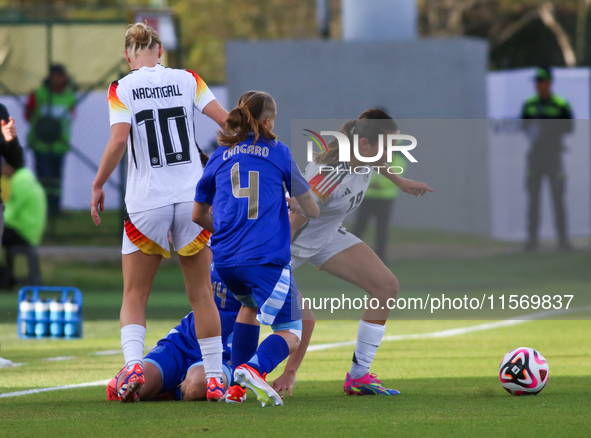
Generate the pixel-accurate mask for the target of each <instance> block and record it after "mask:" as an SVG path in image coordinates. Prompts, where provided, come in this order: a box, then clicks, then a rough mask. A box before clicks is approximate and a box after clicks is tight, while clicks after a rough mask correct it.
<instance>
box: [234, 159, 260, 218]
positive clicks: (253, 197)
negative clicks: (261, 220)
mask: <svg viewBox="0 0 591 438" xmlns="http://www.w3.org/2000/svg"><path fill="white" fill-rule="evenodd" d="M230 174H231V178H232V194H233V195H234V197H236V198H248V218H249V219H257V218H258V217H259V173H258V172H256V171H254V170H249V171H248V187H240V163H236V164H234V165H233V166H232V170H231V172H230Z"/></svg>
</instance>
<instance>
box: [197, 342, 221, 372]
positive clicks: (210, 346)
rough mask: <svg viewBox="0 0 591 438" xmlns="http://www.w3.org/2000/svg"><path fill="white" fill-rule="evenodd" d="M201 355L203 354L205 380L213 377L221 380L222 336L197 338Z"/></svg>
mask: <svg viewBox="0 0 591 438" xmlns="http://www.w3.org/2000/svg"><path fill="white" fill-rule="evenodd" d="M197 341H198V342H199V348H200V349H201V356H203V368H205V378H206V379H207V381H209V379H211V378H212V377H215V378H216V379H218V380H219V381H220V382H221V381H222V376H223V374H224V373H223V371H222V351H223V347H222V337H221V336H213V337H211V338H202V339H197Z"/></svg>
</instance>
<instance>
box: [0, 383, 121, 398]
mask: <svg viewBox="0 0 591 438" xmlns="http://www.w3.org/2000/svg"><path fill="white" fill-rule="evenodd" d="M109 380H111V379H107V380H98V381H96V382H87V383H78V384H77V385H64V386H52V387H50V388H37V389H28V390H26V391H16V392H6V393H4V394H0V398H4V397H17V396H19V395H29V394H37V393H39V392H48V391H59V390H60V389H72V388H87V387H89V386H106V385H107V383H109Z"/></svg>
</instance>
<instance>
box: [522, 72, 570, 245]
mask: <svg viewBox="0 0 591 438" xmlns="http://www.w3.org/2000/svg"><path fill="white" fill-rule="evenodd" d="M535 80H536V89H537V93H536V94H535V95H534V96H532V97H530V98H529V99H528V100H526V101H525V103H524V105H523V110H522V119H523V122H522V123H523V125H522V127H523V130H524V131H525V132H526V134H527V135H528V137H529V139H530V141H531V148H530V151H529V154H528V157H527V158H528V159H527V162H528V165H527V166H528V167H527V190H528V192H529V208H528V239H527V241H526V242H525V245H524V249H525V250H527V251H532V250H534V249H536V248H537V246H538V224H539V209H540V188H541V186H542V179H543V178H544V176H546V177H547V178H548V181H549V182H550V190H551V193H552V201H553V203H554V213H555V223H556V230H557V234H558V247H559V249H563V250H568V249H570V244H569V242H568V238H567V233H566V218H565V209H564V201H563V194H564V185H565V179H566V178H565V173H564V169H563V166H562V152H563V150H564V146H563V143H562V141H563V137H564V135H565V134H567V133H569V132H571V131H572V129H573V123H572V118H573V115H572V112H571V109H570V105H569V104H568V102H567V101H566V100H565V99H564V98H563V97H560V96H558V95H557V94H554V93H553V92H552V71H551V70H550V69H549V68H546V67H540V68H538V70H537V72H536V76H535Z"/></svg>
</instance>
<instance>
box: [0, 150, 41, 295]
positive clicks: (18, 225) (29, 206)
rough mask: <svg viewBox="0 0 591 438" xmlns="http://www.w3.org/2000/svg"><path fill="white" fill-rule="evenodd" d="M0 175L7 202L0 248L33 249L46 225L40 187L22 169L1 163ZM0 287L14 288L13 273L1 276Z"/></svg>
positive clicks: (32, 176)
mask: <svg viewBox="0 0 591 438" xmlns="http://www.w3.org/2000/svg"><path fill="white" fill-rule="evenodd" d="M2 173H3V174H4V175H6V176H7V177H8V178H9V181H10V198H9V199H8V200H7V201H6V209H5V211H4V221H5V225H4V235H3V236H2V246H3V247H4V248H5V249H9V248H10V247H12V246H16V245H31V246H37V245H39V244H40V243H41V239H42V238H43V231H44V230H45V224H46V222H47V198H46V195H45V191H44V190H43V187H42V186H41V184H39V182H38V181H37V179H36V178H35V175H34V174H33V172H31V171H30V170H29V169H27V168H26V167H19V168H16V167H13V166H11V165H9V164H8V163H7V162H6V161H4V160H2ZM2 275H3V276H4V278H0V284H1V285H4V286H8V287H10V286H11V285H12V284H14V273H12V272H7V271H4V272H2Z"/></svg>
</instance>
